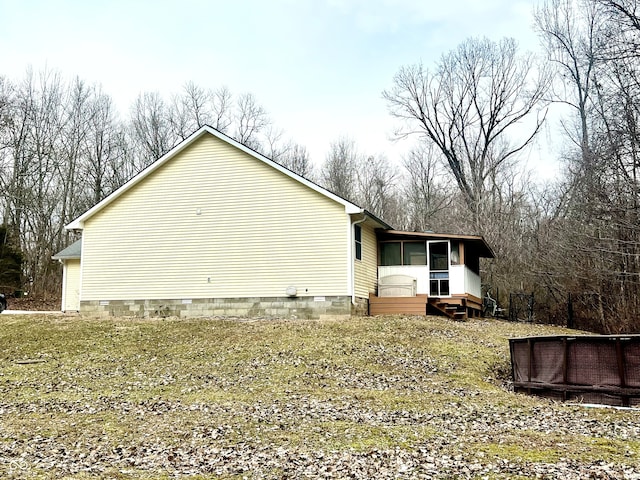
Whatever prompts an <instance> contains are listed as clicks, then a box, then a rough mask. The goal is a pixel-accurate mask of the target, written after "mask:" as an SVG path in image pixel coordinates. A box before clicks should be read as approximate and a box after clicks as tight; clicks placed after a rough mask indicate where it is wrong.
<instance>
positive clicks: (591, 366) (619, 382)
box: [509, 335, 640, 406]
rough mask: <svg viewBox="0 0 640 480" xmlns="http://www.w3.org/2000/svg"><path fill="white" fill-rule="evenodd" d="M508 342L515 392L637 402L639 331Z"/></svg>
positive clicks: (591, 400) (639, 397)
mask: <svg viewBox="0 0 640 480" xmlns="http://www.w3.org/2000/svg"><path fill="white" fill-rule="evenodd" d="M509 347H510V350H511V368H512V374H513V385H514V389H515V391H516V392H526V393H529V394H535V395H542V396H545V397H550V398H555V399H558V400H573V401H581V402H585V403H599V404H605V405H617V406H635V405H640V335H584V336H575V337H573V336H554V337H526V338H512V339H510V340H509Z"/></svg>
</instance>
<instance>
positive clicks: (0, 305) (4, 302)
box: [0, 293, 7, 312]
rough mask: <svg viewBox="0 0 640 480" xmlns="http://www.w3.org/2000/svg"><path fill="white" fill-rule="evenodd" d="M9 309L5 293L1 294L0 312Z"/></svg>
mask: <svg viewBox="0 0 640 480" xmlns="http://www.w3.org/2000/svg"><path fill="white" fill-rule="evenodd" d="M6 309H7V298H6V297H5V296H4V293H0V312H2V311H3V310H6Z"/></svg>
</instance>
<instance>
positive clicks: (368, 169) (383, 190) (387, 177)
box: [355, 155, 399, 219]
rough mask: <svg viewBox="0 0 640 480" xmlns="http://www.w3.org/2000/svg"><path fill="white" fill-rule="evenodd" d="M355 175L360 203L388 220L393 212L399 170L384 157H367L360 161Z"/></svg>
mask: <svg viewBox="0 0 640 480" xmlns="http://www.w3.org/2000/svg"><path fill="white" fill-rule="evenodd" d="M355 173H356V175H355V178H356V199H357V201H358V203H359V204H360V205H361V206H362V207H364V208H366V209H367V210H369V211H370V212H372V213H374V214H376V215H377V216H379V217H381V218H384V219H387V218H388V217H389V216H390V215H391V213H392V211H393V208H392V207H393V202H392V199H393V197H394V195H395V194H396V187H397V182H398V180H399V173H398V169H397V168H396V167H395V166H393V165H392V164H391V163H390V162H389V160H388V159H387V157H385V156H383V155H367V156H361V157H360V158H359V159H358V163H357V165H356V172H355Z"/></svg>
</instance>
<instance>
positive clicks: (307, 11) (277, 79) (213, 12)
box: [0, 0, 539, 163]
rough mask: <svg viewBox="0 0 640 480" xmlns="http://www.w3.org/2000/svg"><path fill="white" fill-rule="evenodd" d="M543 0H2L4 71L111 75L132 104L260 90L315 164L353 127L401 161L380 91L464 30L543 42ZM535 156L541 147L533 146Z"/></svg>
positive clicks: (107, 84) (111, 90)
mask: <svg viewBox="0 0 640 480" xmlns="http://www.w3.org/2000/svg"><path fill="white" fill-rule="evenodd" d="M535 3H536V2H535V1H534V0H451V1H443V0H438V1H434V0H262V1H260V0H247V1H243V0H235V1H215V0H180V1H177V0H155V1H142V0H109V1H106V0H66V1H65V0H39V1H37V0H0V75H5V76H7V77H9V78H12V79H20V78H21V77H22V76H23V75H24V72H25V71H26V69H27V67H28V66H32V67H33V68H34V70H36V71H38V70H42V69H43V68H45V67H46V68H48V69H52V70H56V71H59V72H60V73H61V74H62V75H63V76H64V77H65V78H70V77H72V76H75V75H78V76H79V77H80V78H81V79H83V80H85V81H87V82H90V83H98V84H101V85H102V87H103V90H104V91H105V92H106V93H108V94H110V95H111V96H112V97H113V99H114V101H115V102H116V104H117V105H118V108H119V110H120V113H121V114H122V115H123V116H125V115H127V114H128V108H129V106H130V105H131V104H132V102H133V100H134V99H135V97H136V96H137V95H138V94H139V93H140V92H142V91H158V92H160V93H161V94H162V95H163V96H165V98H167V97H168V96H169V95H170V94H171V93H175V92H178V91H179V90H180V89H181V88H182V86H183V85H184V84H185V83H186V82H187V81H193V82H195V83H196V84H198V85H200V86H202V87H206V88H217V87H220V86H223V85H224V86H227V87H228V88H229V89H230V91H231V92H232V93H234V94H240V93H244V92H251V93H253V94H254V95H255V96H256V98H257V99H258V101H259V102H260V103H261V104H262V105H263V106H264V107H265V109H266V110H267V111H268V112H269V114H270V116H271V118H272V120H273V121H274V123H275V125H276V126H277V127H280V128H282V129H284V131H285V133H286V135H287V136H288V137H290V138H291V139H293V140H294V141H296V142H298V143H300V144H302V145H304V146H306V147H307V149H308V150H309V152H310V154H311V156H312V159H313V160H314V162H316V163H320V162H322V161H323V160H324V157H325V155H326V152H327V150H328V147H329V144H330V143H331V142H332V141H334V140H336V139H337V138H339V137H340V136H348V137H351V138H353V139H354V140H355V141H356V143H357V145H358V147H359V149H360V150H361V151H362V152H363V153H366V154H375V153H381V154H386V155H387V156H388V157H389V158H391V159H394V160H397V159H398V157H399V156H400V155H401V152H404V151H406V148H407V144H406V142H405V143H404V144H400V145H399V144H397V143H394V142H391V141H390V137H391V134H392V131H393V124H394V123H393V119H392V118H391V117H390V116H389V114H388V111H387V107H386V104H385V102H384V100H383V99H382V97H381V92H382V91H383V90H384V89H388V88H390V87H391V86H392V81H393V76H394V74H395V73H396V72H397V70H398V69H399V68H400V67H401V66H402V65H407V64H412V63H417V62H420V61H422V62H423V63H424V64H425V65H427V66H430V65H433V64H434V62H436V61H437V59H438V58H439V57H440V56H441V55H442V54H443V53H445V52H447V51H449V50H451V49H454V48H455V47H456V46H457V45H458V44H459V43H461V42H462V41H463V40H464V39H465V38H467V37H471V36H476V37H477V36H487V37H489V38H490V39H493V40H499V39H500V38H502V37H504V36H510V37H514V38H515V39H516V40H518V42H519V44H520V46H521V49H522V50H530V51H534V50H538V48H539V47H538V41H537V38H536V36H535V34H534V33H533V30H532V8H533V5H534V4H535ZM531 156H532V157H534V158H535V157H537V156H539V153H536V152H533V153H532V154H531Z"/></svg>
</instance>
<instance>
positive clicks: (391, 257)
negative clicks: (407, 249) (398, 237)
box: [380, 242, 402, 266]
mask: <svg viewBox="0 0 640 480" xmlns="http://www.w3.org/2000/svg"><path fill="white" fill-rule="evenodd" d="M380 265H384V266H387V265H402V244H401V243H400V242H385V243H381V244H380Z"/></svg>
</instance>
